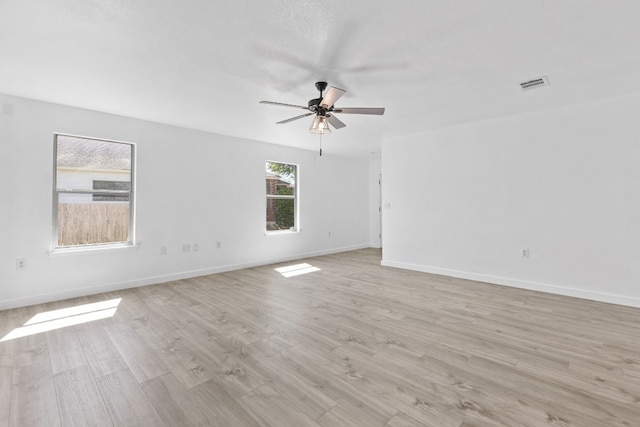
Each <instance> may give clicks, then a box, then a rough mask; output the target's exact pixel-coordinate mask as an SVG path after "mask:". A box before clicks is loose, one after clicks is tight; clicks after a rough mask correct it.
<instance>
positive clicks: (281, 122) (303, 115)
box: [276, 113, 315, 125]
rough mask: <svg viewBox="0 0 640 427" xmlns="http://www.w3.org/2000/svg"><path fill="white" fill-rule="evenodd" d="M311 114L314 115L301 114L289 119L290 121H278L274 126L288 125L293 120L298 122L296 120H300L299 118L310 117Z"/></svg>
mask: <svg viewBox="0 0 640 427" xmlns="http://www.w3.org/2000/svg"><path fill="white" fill-rule="evenodd" d="M312 114H315V113H307V114H302V115H299V116H295V117H291V118H290V119H286V120H282V121H280V122H276V124H277V125H281V124H283V123H289V122H292V121H294V120H298V119H301V118H303V117H307V116H310V115H312Z"/></svg>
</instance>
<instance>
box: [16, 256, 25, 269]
mask: <svg viewBox="0 0 640 427" xmlns="http://www.w3.org/2000/svg"><path fill="white" fill-rule="evenodd" d="M25 268H27V259H26V258H18V259H17V260H16V270H24V269H25Z"/></svg>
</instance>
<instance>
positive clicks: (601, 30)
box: [0, 0, 640, 158]
mask: <svg viewBox="0 0 640 427" xmlns="http://www.w3.org/2000/svg"><path fill="white" fill-rule="evenodd" d="M639 22H640V2H638V1H636V0H628V1H625V0H616V1H615V2H611V1H605V0H601V1H596V0H563V1H558V0H538V1H536V2H532V1H531V0H509V1H504V0H484V1H472V0H468V1H451V0H432V1H425V0H403V1H393V2H392V1H383V0H351V1H348V2H347V1H337V0H326V1H322V2H320V1H306V0H281V1H268V0H264V1H256V0H233V1H231V0H230V1H211V0H183V1H180V2H177V1H169V0H137V1H131V0H29V1H24V0H0V93H5V94H9V95H15V96H23V97H28V98H33V99H38V100H44V101H49V102H55V103H60V104H65V105H71V106H77V107H82V108H88V109H92V110H98V111H103V112H108V113H114V114H119V115H123V116H129V117H135V118H140V119H146V120H151V121H155V122H161V123H167V124H172V125H177V126H183V127H187V128H192V129H198V130H204V131H209V132H214V133H219V134H224V135H232V136H237V137H242V138H249V139H255V140H259V141H266V142H271V143H275V144H282V145H288V146H294V147H300V148H305V149H312V150H315V149H317V147H318V143H319V141H318V138H319V137H318V136H317V135H312V134H310V133H309V132H308V128H309V125H310V122H311V117H307V118H304V119H301V120H298V121H294V122H291V123H288V124H283V125H276V124H275V122H277V121H280V120H283V119H286V118H289V117H293V116H295V115H298V114H301V113H303V111H301V110H295V109H289V108H285V107H275V106H269V105H261V104H259V103H258V101H260V100H270V101H278V102H284V103H292V104H303V105H306V102H307V101H308V100H309V99H311V98H315V97H317V96H318V92H317V91H316V89H315V87H314V83H315V82H316V81H318V80H325V81H328V82H329V85H334V86H337V87H340V88H343V89H346V90H347V93H346V95H344V96H343V97H342V99H340V100H339V101H338V102H337V105H338V106H339V107H386V113H385V115H384V116H382V117H379V116H354V115H340V116H339V118H340V119H341V120H342V121H343V122H345V123H346V124H347V127H345V128H343V129H340V130H334V131H333V132H332V133H331V134H329V135H326V136H324V137H323V147H324V152H325V153H332V154H337V155H344V156H352V157H361V158H372V157H373V158H376V157H379V152H380V142H381V140H382V139H384V138H388V137H393V136H396V135H403V134H410V133H416V132H420V131H424V130H429V129H437V128H441V127H446V126H452V125H456V124H460V123H465V122H471V121H477V120H483V119H488V118H493V117H499V116H505V115H510V114H518V113H523V112H528V111H533V110H539V109H544V108H551V107H555V106H559V105H565V104H572V103H578V102H584V101H588V100H591V99H597V98H603V97H609V96H615V95H620V94H624V93H628V92H634V91H637V90H638V83H637V81H638V76H640V48H639V45H640V25H639V24H638V23H639ZM542 75H546V76H548V78H549V81H550V83H551V84H550V86H548V87H543V88H540V89H536V90H532V91H527V92H522V91H521V90H520V87H519V85H518V83H519V82H521V81H526V80H530V79H533V78H536V77H539V76H542Z"/></svg>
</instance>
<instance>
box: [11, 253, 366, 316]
mask: <svg viewBox="0 0 640 427" xmlns="http://www.w3.org/2000/svg"><path fill="white" fill-rule="evenodd" d="M369 247H370V246H369V245H354V246H344V247H340V248H332V249H328V250H322V251H314V252H307V253H302V254H296V255H291V256H284V257H276V258H266V259H260V260H253V261H247V262H242V263H237V264H229V265H221V266H215V267H210V268H203V269H199V270H190V271H182V272H178V273H173V274H166V275H159V276H150V277H144V278H140V279H134V280H127V281H124V282H116V283H107V284H102V285H97V286H89V287H83V288H77V289H70V290H65V291H60V292H51V293H47V294H39V295H34V296H29V297H22V298H13V299H7V300H2V301H0V310H8V309H11V308H17V307H26V306H29V305H34V304H43V303H46V302H51V301H61V300H65V299H69V298H77V297H83V296H87V295H94V294H99V293H103V292H113V291H120V290H122V289H130V288H137V287H140V286H147V285H155V284H159V283H165V282H172V281H174V280H181V279H188V278H190V277H198V276H206V275H209V274H217V273H224V272H227V271H235V270H242V269H244V268H252V267H260V266H263V265H269V264H277V263H281V262H288V261H294V260H300V259H304V258H312V257H316V256H322V255H331V254H335V253H341V252H348V251H353V250H356V249H364V248H369Z"/></svg>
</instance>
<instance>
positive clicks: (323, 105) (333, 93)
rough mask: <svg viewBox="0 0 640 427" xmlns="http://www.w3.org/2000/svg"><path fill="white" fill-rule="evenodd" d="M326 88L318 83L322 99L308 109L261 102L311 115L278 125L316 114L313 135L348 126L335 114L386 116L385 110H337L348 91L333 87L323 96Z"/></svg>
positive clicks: (322, 83) (279, 103)
mask: <svg viewBox="0 0 640 427" xmlns="http://www.w3.org/2000/svg"><path fill="white" fill-rule="evenodd" d="M326 88H327V82H316V89H318V90H319V91H320V97H319V98H314V99H311V100H309V102H308V103H307V106H306V107H305V106H304V105H294V104H285V103H282V102H272V101H260V103H261V104H269V105H280V106H283V107H292V108H301V109H303V110H308V111H309V113H305V114H301V115H299V116H295V117H291V118H290V119H286V120H282V121H279V122H277V123H276V124H278V125H281V124H284V123H289V122H292V121H294V120H298V119H301V118H303V117H307V116H311V115H313V114H315V117H314V118H313V121H312V122H311V127H310V128H309V130H310V131H311V132H312V133H318V134H324V133H329V132H331V129H330V127H329V125H331V126H333V127H334V128H336V129H340V128H343V127H345V126H346V125H345V124H344V123H342V122H341V121H340V120H339V119H338V118H337V117H336V116H335V115H334V114H335V113H342V114H373V115H377V116H381V115H383V114H384V108H336V107H335V105H334V104H335V103H336V101H337V100H338V99H340V97H342V95H344V94H345V93H346V92H347V91H346V90H343V89H338V88H337V87H333V86H331V87H329V89H328V90H327V93H326V95H324V96H323V95H322V92H324V90H325V89H326Z"/></svg>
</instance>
